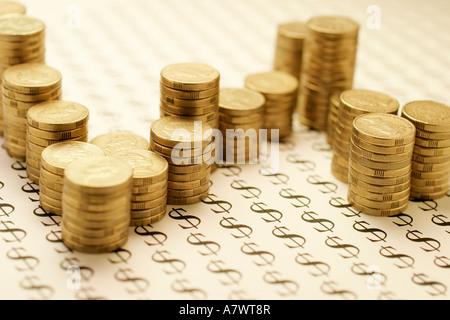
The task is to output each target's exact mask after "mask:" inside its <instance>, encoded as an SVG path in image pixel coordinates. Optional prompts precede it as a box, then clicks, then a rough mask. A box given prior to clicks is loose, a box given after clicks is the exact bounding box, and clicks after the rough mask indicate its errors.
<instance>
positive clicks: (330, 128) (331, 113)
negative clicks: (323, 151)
mask: <svg viewBox="0 0 450 320" xmlns="http://www.w3.org/2000/svg"><path fill="white" fill-rule="evenodd" d="M340 95H341V93H340V92H335V93H333V94H332V95H331V97H330V106H329V108H328V116H327V137H326V138H327V142H328V144H329V145H330V146H332V145H333V140H334V134H335V128H336V123H337V121H338V115H339V104H340Z"/></svg>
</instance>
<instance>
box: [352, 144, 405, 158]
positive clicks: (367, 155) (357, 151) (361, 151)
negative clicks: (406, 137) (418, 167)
mask: <svg viewBox="0 0 450 320" xmlns="http://www.w3.org/2000/svg"><path fill="white" fill-rule="evenodd" d="M350 152H353V153H355V154H357V155H358V156H360V157H362V158H365V159H368V160H372V161H379V162H397V161H403V160H408V159H411V158H412V156H413V152H408V153H399V154H381V153H375V152H370V151H367V150H364V149H361V148H360V147H358V146H357V145H355V144H353V143H351V144H350Z"/></svg>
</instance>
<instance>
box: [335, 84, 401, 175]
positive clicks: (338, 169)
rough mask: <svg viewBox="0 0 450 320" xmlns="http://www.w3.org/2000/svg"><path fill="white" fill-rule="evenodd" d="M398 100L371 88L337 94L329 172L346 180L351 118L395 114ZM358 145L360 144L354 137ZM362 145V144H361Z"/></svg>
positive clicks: (351, 127)
mask: <svg viewBox="0 0 450 320" xmlns="http://www.w3.org/2000/svg"><path fill="white" fill-rule="evenodd" d="M398 109H399V102H398V101H397V100H396V99H394V98H392V97H391V96H389V95H387V94H384V93H381V92H377V91H372V90H363V89H349V90H344V91H343V92H342V93H341V94H340V95H339V108H338V116H337V122H336V124H335V127H334V134H333V135H334V139H333V144H332V149H333V158H332V163H331V172H332V173H333V175H334V176H335V177H336V178H337V179H339V180H341V181H342V182H345V183H347V182H348V161H349V153H350V140H351V138H352V130H353V120H354V119H355V118H356V117H357V116H359V115H361V114H365V113H389V114H397V112H398ZM353 141H354V142H355V143H357V144H358V145H360V144H362V143H363V142H360V140H359V139H358V138H357V137H355V138H354V139H353ZM361 147H363V146H361Z"/></svg>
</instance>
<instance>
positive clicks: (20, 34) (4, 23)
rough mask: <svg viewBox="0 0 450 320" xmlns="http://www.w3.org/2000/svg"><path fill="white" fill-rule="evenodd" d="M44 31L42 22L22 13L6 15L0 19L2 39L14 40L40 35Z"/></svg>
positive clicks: (0, 36)
mask: <svg viewBox="0 0 450 320" xmlns="http://www.w3.org/2000/svg"><path fill="white" fill-rule="evenodd" d="M44 31H45V24H44V22H42V21H41V20H39V19H36V18H34V17H29V16H27V15H24V14H17V15H8V16H5V17H3V18H1V19H0V39H3V40H7V41H15V40H21V39H23V38H30V37H36V36H41V35H42V34H43V33H44Z"/></svg>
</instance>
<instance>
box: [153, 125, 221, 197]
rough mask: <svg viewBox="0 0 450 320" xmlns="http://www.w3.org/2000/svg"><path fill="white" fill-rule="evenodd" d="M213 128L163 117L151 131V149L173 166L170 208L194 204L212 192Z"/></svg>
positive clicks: (169, 183) (169, 184)
mask: <svg viewBox="0 0 450 320" xmlns="http://www.w3.org/2000/svg"><path fill="white" fill-rule="evenodd" d="M211 139H212V128H211V127H210V126H209V125H207V124H205V123H202V122H200V121H193V120H188V119H184V118H175V117H163V118H160V119H158V120H156V121H155V122H153V123H152V125H151V127H150V149H151V150H152V151H154V152H156V153H158V154H159V155H161V156H162V157H163V158H164V159H166V160H167V162H168V163H169V177H168V184H167V187H168V189H167V203H168V204H194V203H197V202H200V201H201V200H203V199H204V198H205V197H206V196H207V195H208V191H209V186H210V181H209V177H210V173H211V163H212V160H213V159H212V155H211V153H212V150H213V143H212V142H211Z"/></svg>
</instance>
